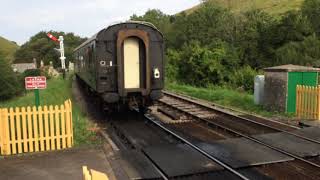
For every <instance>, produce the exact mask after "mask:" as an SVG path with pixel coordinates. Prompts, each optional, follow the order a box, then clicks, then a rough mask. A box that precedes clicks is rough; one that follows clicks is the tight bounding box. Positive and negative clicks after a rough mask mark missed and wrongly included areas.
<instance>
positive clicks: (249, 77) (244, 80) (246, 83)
mask: <svg viewBox="0 0 320 180" xmlns="http://www.w3.org/2000/svg"><path fill="white" fill-rule="evenodd" d="M258 74H259V73H258V72H257V71H256V70H254V69H252V68H251V67H250V66H244V67H242V68H241V69H238V70H236V71H235V73H234V74H233V75H232V78H231V84H230V86H231V87H235V88H240V89H242V90H245V91H248V92H253V88H254V78H255V77H256V76H257V75H258Z"/></svg>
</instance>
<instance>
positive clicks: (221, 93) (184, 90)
mask: <svg viewBox="0 0 320 180" xmlns="http://www.w3.org/2000/svg"><path fill="white" fill-rule="evenodd" d="M166 89H167V90H169V91H172V92H177V93H181V94H185V95H188V96H192V97H195V98H199V99H203V100H207V101H211V102H214V103H216V104H219V105H222V106H226V107H231V108H233V109H237V110H240V111H245V112H248V113H251V114H258V115H261V116H265V117H274V116H277V117H291V115H289V114H285V113H279V112H270V111H266V110H264V109H263V107H262V106H259V105H255V104H254V101H253V95H251V94H248V93H246V92H239V91H236V90H232V89H228V88H224V87H219V86H214V87H209V88H198V87H193V86H189V85H181V84H177V83H167V84H166Z"/></svg>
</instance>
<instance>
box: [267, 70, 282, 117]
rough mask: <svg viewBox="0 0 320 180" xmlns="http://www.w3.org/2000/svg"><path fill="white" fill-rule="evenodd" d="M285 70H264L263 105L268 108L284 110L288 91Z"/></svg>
mask: <svg viewBox="0 0 320 180" xmlns="http://www.w3.org/2000/svg"><path fill="white" fill-rule="evenodd" d="M287 84H288V73H287V72H266V73H265V86H264V87H265V89H264V93H265V96H264V103H263V104H264V106H265V108H266V109H268V110H274V111H278V112H285V111H286V108H287V92H288V85H287Z"/></svg>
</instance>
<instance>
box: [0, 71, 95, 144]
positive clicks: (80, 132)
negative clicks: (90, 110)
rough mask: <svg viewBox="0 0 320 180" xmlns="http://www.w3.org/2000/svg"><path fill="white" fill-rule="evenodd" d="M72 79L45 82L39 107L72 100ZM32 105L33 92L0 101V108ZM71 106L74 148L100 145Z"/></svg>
mask: <svg viewBox="0 0 320 180" xmlns="http://www.w3.org/2000/svg"><path fill="white" fill-rule="evenodd" d="M0 67H1V66H0ZM72 79H73V77H72V76H68V78H67V79H66V80H65V79H62V77H58V78H52V79H50V80H49V81H48V82H47V85H48V86H47V89H45V90H40V103H41V105H60V104H63V103H64V101H65V100H67V99H72V98H73V97H72V92H71V90H72ZM0 81H1V80H0ZM1 90H2V89H1ZM33 105H34V93H33V91H28V93H27V94H26V95H25V96H21V97H16V98H14V99H10V100H8V101H4V102H1V101H0V108H3V107H26V106H33ZM72 106H73V111H72V117H73V128H74V130H73V133H74V144H75V146H81V145H85V144H89V145H96V144H98V143H100V141H99V139H98V137H97V135H96V133H94V132H92V131H89V130H88V129H89V128H90V127H91V126H92V124H90V122H89V121H88V117H86V116H85V114H84V113H83V112H81V109H80V107H79V106H78V105H77V104H76V103H75V102H74V101H73V103H72Z"/></svg>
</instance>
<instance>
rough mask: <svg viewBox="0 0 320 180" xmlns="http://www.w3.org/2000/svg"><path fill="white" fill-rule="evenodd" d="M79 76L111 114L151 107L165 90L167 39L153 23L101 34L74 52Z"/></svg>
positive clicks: (120, 26)
mask: <svg viewBox="0 0 320 180" xmlns="http://www.w3.org/2000/svg"><path fill="white" fill-rule="evenodd" d="M74 58H75V61H74V62H75V73H76V77H77V79H78V80H80V81H81V82H82V84H84V85H85V86H86V87H87V89H89V91H90V93H94V94H95V95H97V96H98V97H100V99H101V100H102V102H103V103H104V104H105V107H107V108H108V109H109V110H112V111H113V110H115V109H120V108H123V107H128V106H129V107H130V106H138V107H139V108H143V107H147V106H149V105H151V104H152V103H153V102H154V101H155V100H157V99H159V98H161V97H162V89H163V87H164V39H163V35H162V33H161V32H160V31H159V30H158V29H157V28H156V27H155V26H154V25H153V24H151V23H147V22H137V21H129V22H124V23H117V24H113V25H110V26H109V27H107V28H105V29H102V30H100V31H99V32H98V33H97V34H95V35H94V36H93V37H91V38H90V39H88V40H87V41H85V42H84V43H83V44H81V45H80V46H79V47H77V48H76V49H75V50H74Z"/></svg>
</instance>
